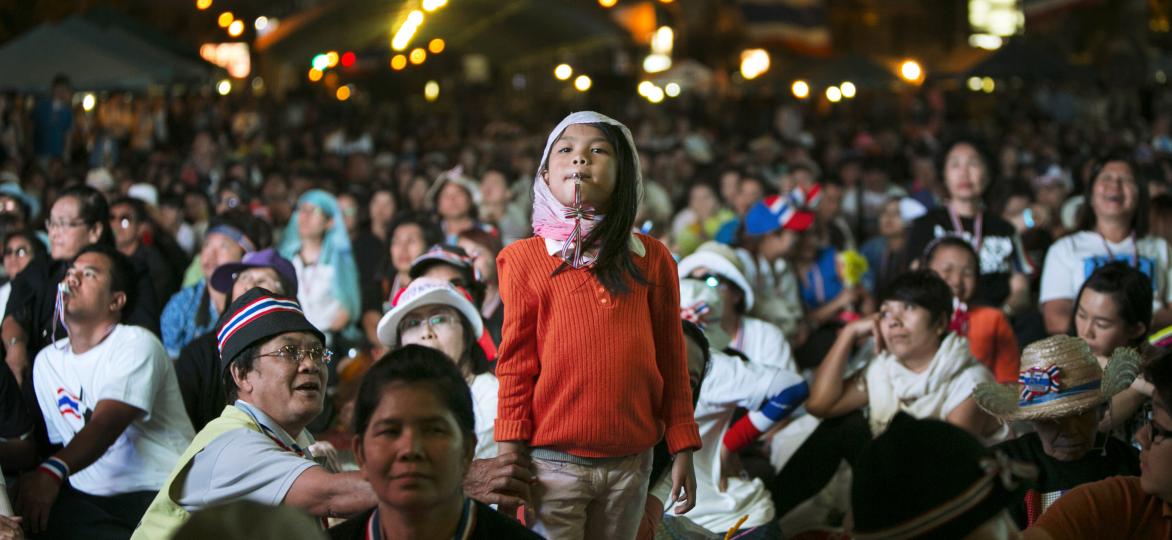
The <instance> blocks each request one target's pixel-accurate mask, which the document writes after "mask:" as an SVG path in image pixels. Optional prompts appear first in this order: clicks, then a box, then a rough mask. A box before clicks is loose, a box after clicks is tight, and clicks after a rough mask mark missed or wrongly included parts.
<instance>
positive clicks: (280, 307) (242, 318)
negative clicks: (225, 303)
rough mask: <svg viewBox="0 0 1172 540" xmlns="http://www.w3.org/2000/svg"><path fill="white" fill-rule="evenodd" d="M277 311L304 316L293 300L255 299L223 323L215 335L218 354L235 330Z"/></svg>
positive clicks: (268, 297) (267, 297)
mask: <svg viewBox="0 0 1172 540" xmlns="http://www.w3.org/2000/svg"><path fill="white" fill-rule="evenodd" d="M279 311H291V312H293V313H297V314H300V315H304V313H303V312H302V311H301V306H300V305H298V304H297V302H296V301H294V300H280V299H277V298H273V297H271V296H266V297H261V298H257V299H256V301H254V302H252V303H251V304H248V305H246V306H244V307H242V308H240V309H239V310H237V311H236V314H235V315H232V318H231V319H228V322H226V323H224V327H223V328H221V329H220V333H219V334H216V343H217V344H218V345H219V350H220V353H221V354H223V352H224V342H225V341H227V340H228V338H230V337H232V334H235V333H236V331H237V330H239V329H241V328H244V327H245V326H248V324H249V323H250V322H252V321H254V320H256V319H257V318H258V317H261V316H263V315H267V314H269V313H275V312H279Z"/></svg>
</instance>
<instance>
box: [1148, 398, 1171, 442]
mask: <svg viewBox="0 0 1172 540" xmlns="http://www.w3.org/2000/svg"><path fill="white" fill-rule="evenodd" d="M1143 418H1144V422H1145V423H1146V424H1147V425H1148V437H1150V438H1151V441H1152V444H1159V443H1161V442H1164V440H1165V439H1167V438H1168V437H1172V430H1169V429H1164V428H1162V427H1160V426H1157V425H1156V411H1155V409H1153V408H1152V402H1150V401H1149V402H1147V403H1146V404H1145V405H1144V416H1143Z"/></svg>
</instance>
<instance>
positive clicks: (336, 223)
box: [278, 189, 361, 325]
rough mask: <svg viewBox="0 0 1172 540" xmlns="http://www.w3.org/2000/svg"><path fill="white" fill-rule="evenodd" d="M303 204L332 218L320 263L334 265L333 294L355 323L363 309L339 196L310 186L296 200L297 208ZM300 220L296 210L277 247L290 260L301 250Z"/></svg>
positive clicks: (356, 272) (355, 267)
mask: <svg viewBox="0 0 1172 540" xmlns="http://www.w3.org/2000/svg"><path fill="white" fill-rule="evenodd" d="M303 204H312V205H313V206H316V207H318V208H320V209H321V210H322V212H323V213H324V214H325V216H326V217H327V218H329V219H331V220H333V224H332V225H331V226H330V228H329V229H328V230H327V231H326V234H325V238H323V239H322V246H321V258H320V259H319V260H318V262H319V263H320V264H324V265H329V266H333V267H334V283H333V284H332V286H333V291H334V294H335V296H336V297H337V298H338V301H340V302H341V303H342V305H343V306H344V307H345V308H346V311H347V312H349V313H350V324H351V325H354V324H356V323H357V322H358V320H359V316H360V311H361V303H360V301H359V296H360V295H359V292H358V266H357V265H356V264H355V263H354V254H353V252H352V251H351V249H350V235H349V234H347V233H346V222H345V220H343V219H342V211H341V209H340V208H338V199H336V198H334V196H333V195H330V194H329V193H326V192H325V191H322V190H320V189H311V190H309V191H306V192H305V193H304V194H302V195H301V198H299V199H297V208H300V207H301V205H303ZM298 220H299V216H298V212H293V216H292V218H290V219H289V225H287V226H286V227H285V234H284V235H283V236H282V238H281V245H280V247H279V248H278V251H280V252H281V255H282V256H284V257H285V258H287V259H290V260H292V259H293V257H296V256H297V253H298V252H300V251H301V235H300V234H298V231H297V223H298Z"/></svg>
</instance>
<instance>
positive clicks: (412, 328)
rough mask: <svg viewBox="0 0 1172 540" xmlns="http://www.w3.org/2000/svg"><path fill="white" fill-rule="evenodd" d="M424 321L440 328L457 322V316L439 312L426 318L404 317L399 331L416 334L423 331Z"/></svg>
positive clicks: (405, 333) (404, 333) (429, 325)
mask: <svg viewBox="0 0 1172 540" xmlns="http://www.w3.org/2000/svg"><path fill="white" fill-rule="evenodd" d="M424 323H426V324H427V326H428V327H430V328H438V327H440V326H448V325H453V324H456V316H455V315H448V314H438V315H432V316H430V317H427V318H426V319H414V318H412V319H403V322H402V323H401V324H400V329H399V332H400V333H402V334H403V335H405V336H406V335H416V334H418V333H419V332H422V331H423V325H424Z"/></svg>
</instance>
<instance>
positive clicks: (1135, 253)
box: [1099, 231, 1139, 268]
mask: <svg viewBox="0 0 1172 540" xmlns="http://www.w3.org/2000/svg"><path fill="white" fill-rule="evenodd" d="M1099 238H1101V239H1102V240H1103V249H1105V250H1107V259H1108V260H1109V261H1114V260H1115V252H1114V251H1111V243H1110V242H1107V237H1106V236H1103V233H1099ZM1127 238H1128V239H1129V240H1131V256H1132V258H1131V260H1130V261H1127V263H1128V265H1129V266H1134V267H1136V268H1139V242H1136V240H1135V231H1132V232H1131V234H1129V235H1128V236H1127Z"/></svg>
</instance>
